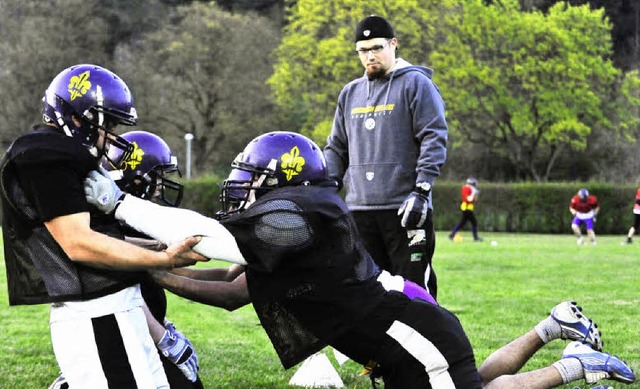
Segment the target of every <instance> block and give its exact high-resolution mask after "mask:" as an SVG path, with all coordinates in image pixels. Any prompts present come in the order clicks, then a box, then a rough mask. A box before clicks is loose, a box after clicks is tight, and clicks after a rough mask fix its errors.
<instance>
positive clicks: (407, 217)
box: [398, 183, 431, 230]
mask: <svg viewBox="0 0 640 389" xmlns="http://www.w3.org/2000/svg"><path fill="white" fill-rule="evenodd" d="M430 190H431V185H429V184H427V183H422V184H418V185H417V186H416V188H415V190H414V191H413V192H411V193H410V194H409V195H408V196H407V198H406V199H405V200H404V203H403V204H402V206H401V207H400V209H398V215H402V219H401V220H400V225H401V226H402V227H405V228H406V229H408V230H415V229H418V228H421V227H422V226H423V225H424V222H425V221H427V219H428V218H430V217H431V213H430V212H429V191H430Z"/></svg>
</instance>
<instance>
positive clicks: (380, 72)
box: [367, 66, 387, 80]
mask: <svg viewBox="0 0 640 389" xmlns="http://www.w3.org/2000/svg"><path fill="white" fill-rule="evenodd" d="M385 74H387V70H386V69H384V68H383V67H382V66H379V67H374V68H369V67H367V78H369V80H376V79H378V78H382V77H384V76H385Z"/></svg>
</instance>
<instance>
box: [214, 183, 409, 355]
mask: <svg viewBox="0 0 640 389" xmlns="http://www.w3.org/2000/svg"><path fill="white" fill-rule="evenodd" d="M224 224H225V227H226V228H227V229H228V230H229V231H230V232H231V233H232V234H233V236H234V237H235V239H236V241H237V243H238V246H239V248H240V251H241V252H242V254H243V256H244V258H245V259H246V261H247V262H248V267H247V270H246V273H247V283H248V287H249V293H250V295H251V300H252V302H253V305H254V307H255V309H256V312H257V314H258V316H259V317H260V321H261V323H262V325H263V327H264V329H265V331H266V332H267V334H268V335H269V337H270V339H271V341H272V343H273V345H274V348H275V349H276V351H277V353H278V356H279V357H280V360H281V362H282V364H283V366H284V367H285V368H289V367H291V366H293V365H295V364H297V363H299V362H301V361H302V360H304V358H306V357H307V356H308V355H310V354H312V353H314V352H316V351H318V350H320V349H322V348H323V347H325V346H326V345H328V344H332V343H333V342H334V341H336V340H338V339H339V338H341V337H342V336H344V335H345V334H349V333H353V332H356V330H358V331H357V332H359V333H362V332H361V331H359V330H360V329H362V328H363V327H367V331H369V333H370V334H373V335H372V337H371V338H370V339H374V338H375V337H376V336H377V335H380V334H382V333H384V330H385V329H386V328H387V327H388V326H389V325H390V323H391V321H392V320H393V318H392V315H386V314H385V313H384V312H382V313H380V314H379V315H377V316H378V318H377V320H378V321H377V322H376V323H371V322H366V321H367V320H369V319H370V318H371V314H372V312H373V311H374V310H376V308H377V307H379V306H381V305H385V304H386V303H385V301H389V299H391V300H393V301H394V304H398V302H400V304H402V302H404V301H409V300H408V298H406V297H405V296H404V295H402V294H401V293H396V292H390V293H389V292H387V291H386V290H385V289H384V288H383V287H382V285H381V284H380V283H379V282H377V280H376V276H377V275H378V274H379V269H378V268H377V266H376V265H375V264H374V262H373V260H372V259H371V256H370V255H369V254H368V253H367V252H366V250H365V249H364V246H363V244H362V242H361V239H360V237H359V235H358V232H357V229H356V227H355V224H354V221H353V219H352V217H351V215H350V214H349V211H348V209H347V207H346V205H345V204H344V202H343V201H342V199H341V198H340V197H339V196H338V194H337V193H336V190H335V188H331V187H318V186H298V187H288V188H281V189H277V190H273V191H271V192H268V193H267V194H265V195H263V196H262V197H260V198H259V199H258V200H257V201H256V202H255V203H254V204H252V205H251V206H250V207H249V208H248V209H247V210H246V211H244V212H242V213H240V214H237V215H235V216H234V217H232V218H230V219H229V220H227V221H225V222H224ZM374 333H375V334H374ZM363 340H364V339H363ZM340 343H344V342H340ZM371 343H373V342H371ZM375 346H376V345H375V344H371V345H369V346H366V345H365V346H363V344H359V345H358V346H357V347H356V348H354V349H353V350H345V349H342V350H340V351H342V352H344V353H345V354H347V355H348V356H349V357H351V358H352V359H355V360H357V361H358V362H361V363H366V362H367V358H368V356H370V354H371V353H372V352H373V349H374V347H375Z"/></svg>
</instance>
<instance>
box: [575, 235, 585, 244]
mask: <svg viewBox="0 0 640 389" xmlns="http://www.w3.org/2000/svg"><path fill="white" fill-rule="evenodd" d="M583 242H584V236H581V237H579V238H578V240H577V241H576V244H577V245H578V246H580V245H581V244H582V243H583Z"/></svg>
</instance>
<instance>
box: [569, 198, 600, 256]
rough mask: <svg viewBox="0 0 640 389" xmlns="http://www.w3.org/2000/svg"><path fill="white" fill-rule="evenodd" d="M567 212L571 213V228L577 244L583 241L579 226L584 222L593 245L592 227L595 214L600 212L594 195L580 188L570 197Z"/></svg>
mask: <svg viewBox="0 0 640 389" xmlns="http://www.w3.org/2000/svg"><path fill="white" fill-rule="evenodd" d="M569 212H571V214H572V215H573V220H572V221H571V229H572V230H573V233H574V234H575V235H576V237H577V238H578V240H577V244H578V245H581V244H582V242H584V237H583V236H582V232H581V227H580V226H581V225H582V224H584V226H585V228H586V230H587V236H588V237H589V240H590V241H591V244H594V245H595V244H596V233H595V231H594V229H593V227H594V224H595V222H596V216H598V212H600V202H599V201H598V199H597V198H596V196H593V195H590V194H589V191H588V190H587V189H586V188H582V189H580V190H579V191H578V193H577V194H576V195H575V196H573V197H572V198H571V203H570V204H569Z"/></svg>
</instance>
